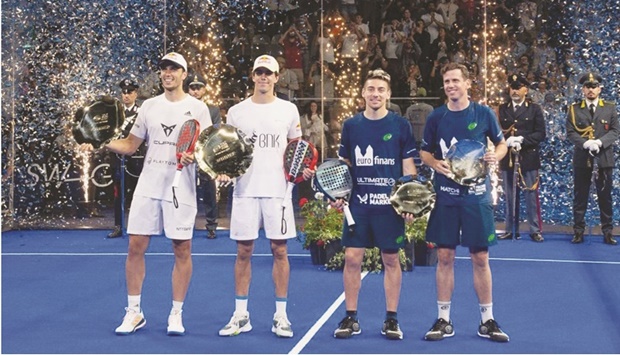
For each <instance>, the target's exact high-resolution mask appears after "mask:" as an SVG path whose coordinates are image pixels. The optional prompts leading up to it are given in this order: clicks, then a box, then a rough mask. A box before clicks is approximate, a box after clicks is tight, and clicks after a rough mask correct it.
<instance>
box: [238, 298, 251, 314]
mask: <svg viewBox="0 0 620 355" xmlns="http://www.w3.org/2000/svg"><path fill="white" fill-rule="evenodd" d="M235 313H237V314H246V313H248V296H235Z"/></svg>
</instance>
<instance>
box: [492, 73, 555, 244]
mask: <svg viewBox="0 0 620 355" xmlns="http://www.w3.org/2000/svg"><path fill="white" fill-rule="evenodd" d="M508 84H509V85H510V86H509V89H508V90H509V94H510V100H509V101H508V102H507V103H504V104H502V105H500V106H499V113H498V117H499V123H500V125H501V127H502V131H503V132H504V137H506V143H507V144H508V147H509V153H508V154H506V156H505V157H504V158H503V159H502V160H501V161H500V165H499V167H500V170H501V171H502V178H503V180H504V192H505V193H506V233H505V234H504V235H502V236H500V237H499V239H512V238H515V239H519V238H520V236H519V202H520V201H519V200H520V198H519V197H520V192H521V191H523V192H524V195H525V209H526V212H527V220H528V223H529V225H530V238H531V239H532V240H533V241H535V242H538V243H541V242H542V241H544V238H543V236H542V229H541V227H542V218H541V214H540V198H539V195H538V191H539V183H540V178H539V175H538V169H540V143H541V142H542V141H543V140H544V139H545V137H546V131H545V119H544V116H543V111H542V108H541V107H540V105H537V104H534V103H532V102H530V101H529V100H526V99H525V97H526V96H527V93H528V86H529V85H530V83H529V82H528V81H527V80H526V78H525V77H524V76H523V75H521V74H514V75H511V76H510V77H509V78H508ZM516 159H519V164H520V167H519V169H518V171H517V173H518V174H519V178H518V180H517V189H516V196H513V191H512V190H513V183H514V175H513V174H514V169H515V166H516V164H515V163H516ZM513 199H516V200H515V201H514V203H513ZM513 205H514V206H515V211H514V212H513V210H512V209H513ZM513 223H517V225H516V226H515V227H516V228H515V231H516V233H515V234H516V235H513V234H512V227H513Z"/></svg>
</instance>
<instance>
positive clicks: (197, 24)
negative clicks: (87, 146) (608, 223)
mask: <svg viewBox="0 0 620 355" xmlns="http://www.w3.org/2000/svg"><path fill="white" fill-rule="evenodd" d="M519 2H520V1H510V2H509V1H507V2H506V3H507V4H508V3H510V6H516V5H517V3H519ZM274 3H275V2H271V1H266V2H265V1H260V0H254V1H252V0H244V1H235V2H233V1H198V0H179V1H172V0H169V1H166V0H103V1H96V2H84V1H81V0H66V1H61V2H56V1H27V0H3V1H2V201H1V202H2V216H3V227H8V228H37V227H38V226H39V225H41V224H47V222H50V221H52V220H53V221H56V222H57V223H58V224H59V225H61V226H62V223H63V221H65V220H67V219H72V218H75V217H76V216H77V217H80V216H79V215H77V212H79V211H91V210H96V209H97V208H98V207H99V208H101V207H105V206H109V203H110V200H111V194H112V189H111V185H112V171H111V169H110V159H114V157H111V156H109V155H106V154H92V155H79V154H77V153H76V151H75V143H74V142H73V140H72V137H71V135H70V128H71V123H72V121H73V117H74V114H75V112H76V110H77V108H78V107H80V106H81V105H85V104H86V103H88V102H90V101H91V100H93V99H94V98H95V97H96V96H98V95H103V94H108V95H112V96H116V97H119V96H120V95H119V94H120V92H119V89H118V83H119V82H120V80H121V79H123V78H126V77H132V78H134V79H135V80H136V81H138V82H139V83H140V85H141V88H140V100H144V99H146V98H148V97H151V96H153V95H155V94H157V93H158V92H159V83H158V79H157V74H156V72H155V70H156V67H157V63H158V61H159V58H161V56H162V55H163V54H164V53H166V52H169V51H172V50H177V51H180V52H182V53H183V54H184V55H186V56H187V57H188V59H189V61H190V65H191V66H192V67H194V68H199V69H198V70H203V71H204V72H205V73H207V74H211V75H209V76H208V80H209V84H210V85H212V87H211V91H210V92H211V93H212V94H213V95H214V98H213V101H214V102H216V103H224V104H227V103H228V104H232V103H234V102H236V101H238V100H239V99H240V98H243V97H244V96H245V92H246V91H247V90H248V89H249V85H248V79H247V73H248V70H249V68H250V66H251V61H252V58H253V57H254V56H255V55H256V54H259V52H261V51H271V50H273V48H274V47H273V46H270V44H265V43H261V44H259V45H254V43H253V42H252V39H255V38H257V37H256V36H257V35H261V34H267V35H269V36H271V37H272V38H273V36H275V35H277V34H280V33H282V32H284V31H285V30H286V28H285V27H283V26H285V24H286V26H288V23H289V21H290V20H293V21H298V20H300V19H306V18H307V19H308V20H309V22H310V23H314V24H316V23H319V21H320V20H319V19H320V14H321V12H323V13H327V9H329V8H330V6H331V7H333V6H332V5H333V4H332V3H334V4H338V3H339V2H337V1H327V0H326V1H325V4H324V3H323V1H316V0H308V1H295V0H291V1H281V2H280V3H286V4H287V5H286V7H284V8H282V7H280V8H278V7H277V5H275V7H274ZM373 3H379V2H370V1H359V5H360V6H359V7H358V9H359V10H360V11H366V12H368V11H369V10H370V11H371V12H370V14H371V15H372V16H378V14H380V13H381V11H373V9H372V8H369V7H368V6H371V4H373ZM462 3H464V4H470V3H471V5H472V6H471V7H468V9H469V11H471V14H473V17H471V18H470V19H469V20H470V22H471V23H470V25H471V26H470V27H471V29H472V34H475V35H477V36H478V37H477V38H482V37H481V35H482V34H483V32H485V31H486V34H487V38H489V40H488V41H487V46H479V47H476V49H477V50H478V52H477V53H476V57H477V58H478V62H479V63H480V64H484V62H483V59H485V58H487V54H489V53H495V54H497V53H498V52H497V51H498V48H499V49H500V51H499V53H500V59H499V61H498V60H497V59H496V62H495V64H494V62H493V60H492V56H488V59H489V63H491V64H489V68H488V69H489V70H488V72H491V71H492V70H494V69H497V68H491V66H493V65H497V66H498V67H500V68H501V66H502V65H504V62H506V61H507V60H510V59H509V58H502V55H507V51H504V52H503V53H502V52H501V47H502V46H504V48H505V37H503V36H502V33H503V32H504V31H507V30H511V31H513V32H517V33H521V34H522V33H524V32H523V29H521V28H518V21H516V22H515V21H513V22H515V25H514V26H513V24H512V23H508V22H507V23H504V22H503V21H502V20H501V19H499V17H500V14H501V11H499V9H498V8H497V7H495V6H491V4H489V6H488V7H485V6H484V5H485V3H486V2H485V1H481V2H474V1H462ZM537 4H538V14H539V15H538V17H537V18H536V20H535V22H536V25H537V29H538V30H539V31H540V33H542V32H544V33H546V34H548V36H549V37H548V38H547V39H546V40H548V41H549V43H550V44H552V45H553V48H554V51H555V54H556V56H557V60H556V61H557V64H558V65H560V66H561V67H562V68H563V74H564V75H565V76H566V81H565V87H562V88H559V89H560V92H561V95H555V96H554V97H552V98H551V99H550V100H549V101H548V102H545V105H544V109H545V113H546V119H547V133H548V139H547V141H546V142H545V143H544V145H543V149H542V151H543V169H542V170H541V189H540V196H541V202H542V209H543V210H542V214H543V221H544V222H545V223H547V224H557V225H570V224H571V219H572V216H571V203H572V181H573V179H572V167H571V163H570V161H571V156H572V145H571V144H570V143H568V142H567V141H566V131H565V128H564V125H565V119H566V118H565V108H566V106H567V104H569V103H571V102H573V101H574V100H575V99H577V98H579V93H580V90H579V87H578V85H576V82H577V79H578V77H579V76H580V74H581V73H582V72H584V71H586V70H593V71H596V72H599V73H601V75H602V76H603V77H604V78H605V84H604V85H605V86H604V88H603V94H602V96H603V97H604V98H605V99H609V100H612V101H618V96H619V93H620V85H619V81H620V70H619V68H620V64H619V63H620V62H619V59H618V58H620V30H619V29H618V26H617V19H618V18H619V17H620V10H619V9H620V5H619V1H597V2H590V3H588V4H587V6H586V5H584V4H582V3H581V2H580V1H572V0H562V1H560V0H553V1H538V2H537ZM379 10H381V9H379ZM485 10H487V12H486V13H487V15H488V18H487V22H486V23H485V22H483V19H484V16H482V14H484V11H485ZM331 15H333V12H331V11H330V12H329V13H328V14H327V15H326V18H328V17H329V16H331ZM366 20H368V18H366ZM498 21H499V22H498ZM511 21H512V20H511ZM298 23H299V22H298ZM498 23H499V27H493V26H492V24H498ZM371 25H373V23H372V22H371ZM374 25H376V22H375V23H374ZM317 27H319V26H317ZM373 27H374V28H378V27H376V26H371V29H372V28H373ZM314 30H315V31H316V30H318V28H316V27H315V29H314ZM475 31H477V32H476V33H474V32H475ZM494 36H495V37H494ZM473 38H475V37H470V39H472V41H471V42H472V43H474V42H476V40H475V39H473ZM478 43H479V44H480V40H478ZM271 44H272V43H271ZM482 48H486V51H487V52H488V53H485V52H483V51H482ZM275 50H276V52H277V48H276V49H275ZM494 51H495V52H494ZM310 53H312V51H310ZM272 54H280V53H272ZM314 54H316V53H314ZM213 55H218V56H220V57H221V58H220V59H217V60H214V58H213ZM227 62H228V63H229V64H231V65H233V66H234V67H235V68H236V69H237V70H236V73H231V72H228V71H226V70H224V69H222V68H224V66H225V65H227V64H226V63H227ZM481 67H482V68H483V69H484V67H483V66H481ZM491 84H492V83H491ZM491 95H493V93H491ZM299 102H303V100H300V101H299ZM407 104H408V102H407V101H402V104H401V106H402V107H403V112H404V109H405V108H406V106H407ZM615 152H616V157H618V156H619V149H618V144H617V145H616V148H615ZM619 167H620V158H617V161H616V169H615V172H614V181H613V184H614V211H616V215H615V221H616V223H615V224H616V225H618V224H619V223H618V220H619V219H620V213H618V212H617V211H618V210H620V208H619V206H620V178H619V174H620V173H619V172H620V168H619ZM503 211H504V201H503V198H502V197H501V193H500V194H499V197H498V203H497V209H496V215H497V219H498V220H500V221H501V220H503V213H504V212H503ZM597 216H598V207H597V206H592V207H591V208H590V210H589V212H588V216H587V218H588V220H589V221H593V220H596V221H598V217H597ZM81 217H84V216H81ZM44 222H45V223H44ZM88 223H89V222H88V220H85V221H84V224H85V225H88Z"/></svg>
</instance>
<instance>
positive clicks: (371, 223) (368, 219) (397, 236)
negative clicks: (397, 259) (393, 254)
mask: <svg viewBox="0 0 620 355" xmlns="http://www.w3.org/2000/svg"><path fill="white" fill-rule="evenodd" d="M353 219H354V220H355V229H354V231H353V233H350V232H349V228H348V227H347V226H344V227H343V229H342V245H343V246H345V247H355V248H372V247H377V248H379V249H381V250H387V251H390V250H392V251H395V250H398V249H399V248H402V247H404V246H405V220H404V219H403V218H402V217H401V216H399V215H397V214H396V212H394V213H389V214H380V215H370V216H369V215H364V216H360V215H353ZM345 224H346V223H345Z"/></svg>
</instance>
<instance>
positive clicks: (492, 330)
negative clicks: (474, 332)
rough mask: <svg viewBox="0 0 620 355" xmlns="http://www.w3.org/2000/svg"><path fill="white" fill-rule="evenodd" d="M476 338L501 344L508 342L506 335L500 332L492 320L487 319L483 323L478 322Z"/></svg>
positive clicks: (497, 325) (508, 338)
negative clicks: (479, 337)
mask: <svg viewBox="0 0 620 355" xmlns="http://www.w3.org/2000/svg"><path fill="white" fill-rule="evenodd" d="M478 336H481V337H483V338H488V339H491V340H493V341H498V342H502V343H505V342H507V341H509V340H510V337H509V336H508V334H506V333H504V331H502V329H501V328H500V327H499V324H497V322H496V321H495V320H494V319H489V320H488V321H486V322H484V323H482V322H480V326H479V327H478Z"/></svg>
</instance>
